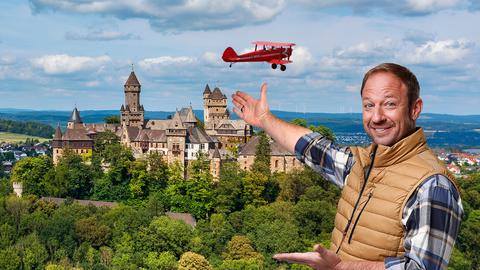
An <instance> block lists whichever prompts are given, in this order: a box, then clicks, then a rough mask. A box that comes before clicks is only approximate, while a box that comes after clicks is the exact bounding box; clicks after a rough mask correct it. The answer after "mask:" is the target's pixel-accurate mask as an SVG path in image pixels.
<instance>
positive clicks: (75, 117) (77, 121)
mask: <svg viewBox="0 0 480 270" xmlns="http://www.w3.org/2000/svg"><path fill="white" fill-rule="evenodd" d="M78 125H82V126H83V121H82V118H81V117H80V113H79V112H78V110H77V107H76V106H75V108H74V109H73V111H72V115H71V116H70V119H69V120H68V124H67V128H69V129H74V128H75V127H76V126H78ZM55 133H56V132H55Z"/></svg>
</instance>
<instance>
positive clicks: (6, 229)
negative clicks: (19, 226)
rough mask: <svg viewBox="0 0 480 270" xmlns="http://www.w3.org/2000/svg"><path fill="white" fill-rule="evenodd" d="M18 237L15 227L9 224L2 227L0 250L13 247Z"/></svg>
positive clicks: (0, 231) (0, 230) (0, 229)
mask: <svg viewBox="0 0 480 270" xmlns="http://www.w3.org/2000/svg"><path fill="white" fill-rule="evenodd" d="M16 237H17V235H16V232H15V228H14V227H13V226H11V225H9V224H8V223H4V224H2V225H0V250H2V249H5V248H7V247H9V246H11V245H13V243H15V239H16ZM0 265H1V264H0Z"/></svg>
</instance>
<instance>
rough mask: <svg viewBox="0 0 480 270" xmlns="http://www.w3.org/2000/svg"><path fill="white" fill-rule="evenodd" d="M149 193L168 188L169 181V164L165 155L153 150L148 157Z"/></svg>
mask: <svg viewBox="0 0 480 270" xmlns="http://www.w3.org/2000/svg"><path fill="white" fill-rule="evenodd" d="M147 164H148V174H149V177H148V179H149V183H148V191H149V194H150V193H153V192H158V191H161V190H163V189H165V188H166V186H167V183H168V164H167V162H166V161H165V158H164V156H163V155H161V154H160V153H158V152H152V153H150V154H149V155H148V157H147Z"/></svg>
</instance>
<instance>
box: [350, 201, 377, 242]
mask: <svg viewBox="0 0 480 270" xmlns="http://www.w3.org/2000/svg"><path fill="white" fill-rule="evenodd" d="M372 195H373V192H370V193H368V198H367V201H366V202H365V204H364V205H363V207H362V209H361V210H360V213H358V216H357V219H356V220H355V223H353V227H352V231H351V232H350V237H348V243H349V244H350V242H351V241H352V236H353V232H354V231H355V228H356V227H357V223H358V220H360V216H361V215H362V213H363V210H365V207H366V206H367V203H368V202H369V201H370V198H372Z"/></svg>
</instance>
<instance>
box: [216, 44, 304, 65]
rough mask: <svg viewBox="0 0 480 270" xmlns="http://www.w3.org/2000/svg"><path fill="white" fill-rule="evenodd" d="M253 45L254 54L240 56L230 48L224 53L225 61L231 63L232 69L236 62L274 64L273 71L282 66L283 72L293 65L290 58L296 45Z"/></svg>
mask: <svg viewBox="0 0 480 270" xmlns="http://www.w3.org/2000/svg"><path fill="white" fill-rule="evenodd" d="M253 44H255V50H254V51H253V52H248V53H244V54H241V55H238V54H237V53H236V52H235V50H234V49H233V48H232V47H228V48H227V49H225V51H224V52H223V55H222V59H223V61H225V62H230V67H232V64H233V63H236V62H268V63H270V64H272V68H273V69H276V68H277V66H278V65H280V70H281V71H285V70H286V69H287V67H286V66H285V65H286V64H289V63H292V61H290V56H291V55H292V51H293V49H292V47H293V46H295V44H294V43H281V42H264V41H256V42H253Z"/></svg>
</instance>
